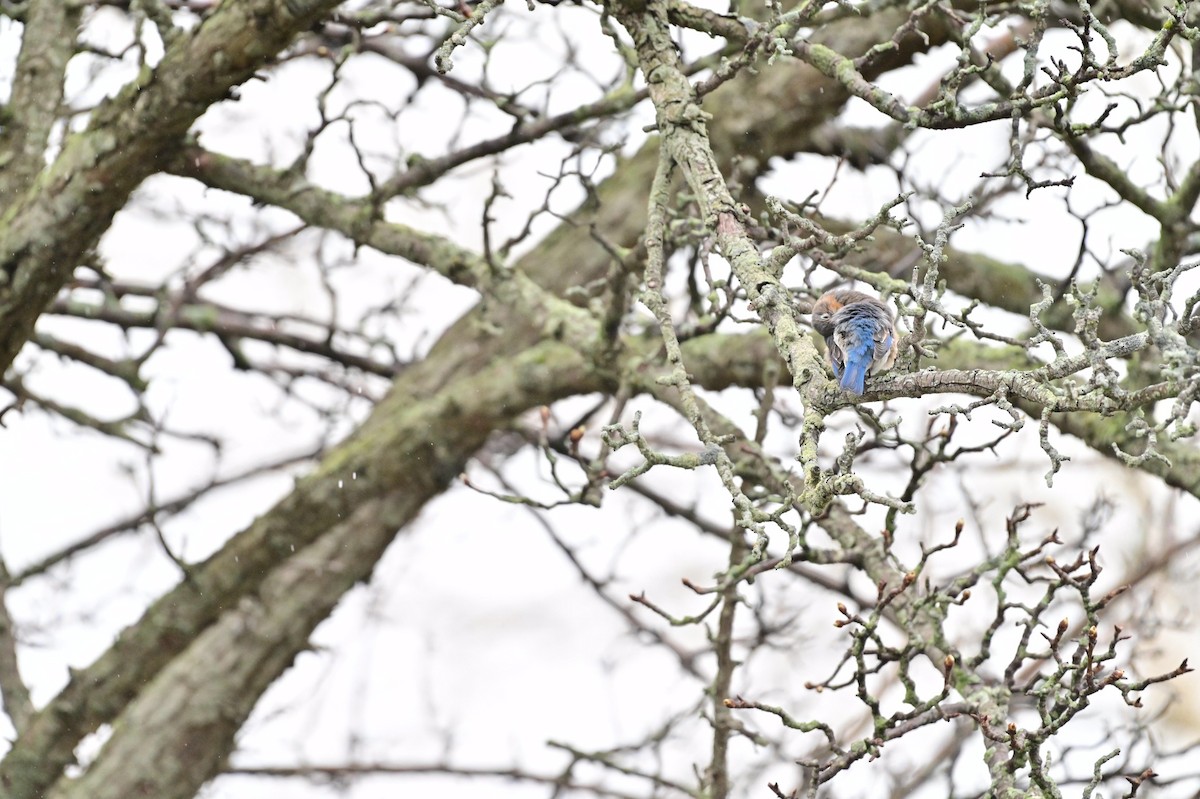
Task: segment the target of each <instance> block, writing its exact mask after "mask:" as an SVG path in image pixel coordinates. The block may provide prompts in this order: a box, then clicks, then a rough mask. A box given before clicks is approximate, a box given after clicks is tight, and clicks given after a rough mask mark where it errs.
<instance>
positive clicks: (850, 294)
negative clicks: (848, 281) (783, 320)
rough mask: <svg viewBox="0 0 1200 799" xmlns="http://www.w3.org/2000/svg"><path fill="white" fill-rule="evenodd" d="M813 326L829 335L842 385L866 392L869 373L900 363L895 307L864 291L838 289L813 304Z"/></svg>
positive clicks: (836, 374)
mask: <svg viewBox="0 0 1200 799" xmlns="http://www.w3.org/2000/svg"><path fill="white" fill-rule="evenodd" d="M812 325H813V329H814V330H816V331H817V332H818V333H820V334H821V335H822V336H824V337H825V345H826V346H827V347H828V348H829V361H830V363H832V364H833V374H834V377H836V378H837V379H838V382H839V383H840V384H841V386H842V388H844V389H847V390H849V391H853V392H854V393H855V394H861V393H863V382H864V381H865V380H866V378H867V375H868V374H871V375H874V374H877V373H879V372H883V371H886V370H888V369H891V368H892V365H893V364H894V363H896V352H897V350H896V345H897V339H898V336H897V335H896V320H895V317H894V316H892V312H891V310H889V309H888V307H887V306H886V305H884V304H883V303H882V302H880V301H879V300H877V299H876V298H874V297H872V296H870V295H868V294H863V293H862V292H861V291H852V290H850V289H837V290H835V291H827V292H825V293H824V294H822V295H821V298H820V299H819V300H817V302H816V304H815V305H813V310H812Z"/></svg>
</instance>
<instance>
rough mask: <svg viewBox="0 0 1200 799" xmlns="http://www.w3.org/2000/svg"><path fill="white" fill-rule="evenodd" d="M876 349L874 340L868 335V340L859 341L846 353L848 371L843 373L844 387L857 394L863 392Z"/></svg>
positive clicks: (842, 383) (842, 384)
mask: <svg viewBox="0 0 1200 799" xmlns="http://www.w3.org/2000/svg"><path fill="white" fill-rule="evenodd" d="M874 349H875V343H874V341H872V340H871V338H870V336H867V337H866V341H859V342H858V344H857V345H855V346H854V347H853V348H851V349H850V351H849V352H847V353H846V371H844V372H843V373H842V380H841V386H842V388H844V389H847V390H848V391H853V392H854V393H855V394H861V393H863V389H864V388H865V383H866V380H867V369H869V368H870V366H871V356H872V355H873V354H874Z"/></svg>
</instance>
